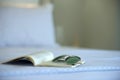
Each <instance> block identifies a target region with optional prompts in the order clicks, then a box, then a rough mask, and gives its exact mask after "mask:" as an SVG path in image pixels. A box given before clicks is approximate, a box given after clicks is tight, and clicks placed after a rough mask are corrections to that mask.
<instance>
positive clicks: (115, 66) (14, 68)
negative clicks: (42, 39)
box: [0, 47, 120, 80]
mask: <svg viewBox="0 0 120 80" xmlns="http://www.w3.org/2000/svg"><path fill="white" fill-rule="evenodd" d="M41 50H48V51H51V52H53V53H54V55H55V56H58V55H62V54H68V55H77V56H80V57H81V58H82V59H83V60H85V61H86V63H85V64H83V65H81V66H79V67H76V68H56V67H34V66H32V65H12V64H1V63H2V62H3V61H6V60H9V59H13V58H16V57H19V56H22V55H26V54H30V53H33V52H38V51H41ZM119 75H120V51H112V50H109V51H108V50H94V49H82V48H81V49H77V48H45V47H39V48H1V49H0V80H26V79H29V80H38V79H41V80H48V79H49V80H80V79H81V80H120V76H119Z"/></svg>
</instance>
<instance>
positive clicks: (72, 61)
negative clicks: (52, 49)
mask: <svg viewBox="0 0 120 80" xmlns="http://www.w3.org/2000/svg"><path fill="white" fill-rule="evenodd" d="M53 62H55V63H66V64H67V65H77V64H82V63H81V58H80V57H78V56H69V55H61V56H58V57H56V58H55V59H53Z"/></svg>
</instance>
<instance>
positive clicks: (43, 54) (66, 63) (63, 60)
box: [8, 51, 84, 67]
mask: <svg viewBox="0 0 120 80" xmlns="http://www.w3.org/2000/svg"><path fill="white" fill-rule="evenodd" d="M20 60H23V61H29V62H31V63H32V64H33V65H34V66H45V67H76V66H78V65H80V64H83V63H84V61H81V59H80V57H78V56H68V55H62V56H58V57H56V58H54V55H53V53H52V52H49V51H40V52H37V53H33V54H29V55H26V56H23V57H19V58H16V59H12V60H10V61H8V62H13V61H14V62H15V61H20ZM23 65H24V64H23Z"/></svg>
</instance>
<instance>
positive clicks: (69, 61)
mask: <svg viewBox="0 0 120 80" xmlns="http://www.w3.org/2000/svg"><path fill="white" fill-rule="evenodd" d="M80 60H81V59H80V57H78V56H70V57H68V58H67V59H66V63H67V64H69V65H75V64H76V63H77V62H78V61H80Z"/></svg>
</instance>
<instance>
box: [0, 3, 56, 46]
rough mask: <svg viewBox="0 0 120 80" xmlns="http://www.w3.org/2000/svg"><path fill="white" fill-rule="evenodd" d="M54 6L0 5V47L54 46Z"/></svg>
mask: <svg viewBox="0 0 120 80" xmlns="http://www.w3.org/2000/svg"><path fill="white" fill-rule="evenodd" d="M52 11H53V6H52V5H51V4H48V5H46V6H42V7H39V8H15V7H0V47H4V46H47V45H48V46H54V45H56V42H55V35H54V24H53V15H52Z"/></svg>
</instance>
